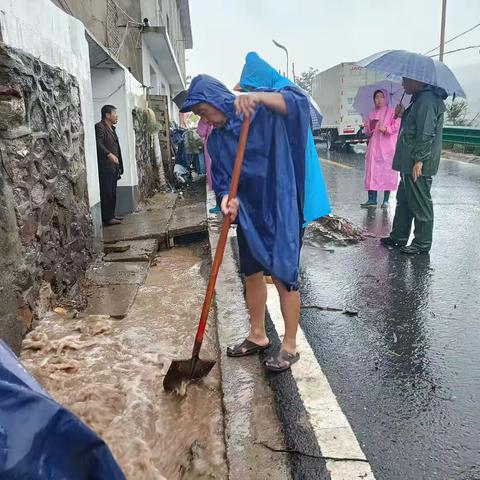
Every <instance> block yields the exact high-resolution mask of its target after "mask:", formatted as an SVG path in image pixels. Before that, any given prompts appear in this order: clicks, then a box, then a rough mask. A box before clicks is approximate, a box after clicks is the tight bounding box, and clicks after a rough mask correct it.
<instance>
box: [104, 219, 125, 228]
mask: <svg viewBox="0 0 480 480" xmlns="http://www.w3.org/2000/svg"><path fill="white" fill-rule="evenodd" d="M121 223H122V222H121V221H120V220H117V219H116V218H112V219H111V220H109V221H108V222H103V224H104V225H105V226H106V227H110V226H111V225H120V224H121Z"/></svg>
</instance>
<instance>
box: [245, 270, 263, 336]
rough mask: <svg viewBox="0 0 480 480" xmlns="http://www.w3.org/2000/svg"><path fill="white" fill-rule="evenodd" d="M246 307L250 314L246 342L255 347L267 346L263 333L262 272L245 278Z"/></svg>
mask: <svg viewBox="0 0 480 480" xmlns="http://www.w3.org/2000/svg"><path fill="white" fill-rule="evenodd" d="M245 286H246V290H247V292H246V297H247V306H248V311H249V313H250V335H249V336H248V340H250V341H251V342H254V343H256V344H257V345H267V344H268V342H269V340H268V337H267V334H266V332H265V305H266V303H267V286H266V284H265V279H264V278H263V272H259V273H254V274H253V275H249V276H248V277H245Z"/></svg>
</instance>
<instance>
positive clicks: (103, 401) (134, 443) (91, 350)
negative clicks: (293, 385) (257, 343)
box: [22, 244, 227, 480]
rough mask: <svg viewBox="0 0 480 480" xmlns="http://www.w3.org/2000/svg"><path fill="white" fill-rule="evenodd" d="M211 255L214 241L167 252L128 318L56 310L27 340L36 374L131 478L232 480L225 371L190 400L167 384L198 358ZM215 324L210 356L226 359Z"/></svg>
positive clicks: (207, 349) (192, 391)
mask: <svg viewBox="0 0 480 480" xmlns="http://www.w3.org/2000/svg"><path fill="white" fill-rule="evenodd" d="M207 258H208V252H207V250H206V247H205V245H204V244H200V245H198V244H197V245H196V246H193V247H182V248H175V249H172V250H169V251H166V252H161V253H160V255H159V256H158V258H157V260H156V262H157V263H156V265H154V266H152V268H151V270H150V273H149V275H148V278H147V280H146V282H145V284H144V285H143V286H141V287H140V290H139V292H138V295H137V298H136V300H135V303H134V305H133V307H132V309H131V311H130V312H129V314H128V315H127V316H126V317H125V318H123V319H121V320H118V319H112V318H109V317H103V316H83V317H81V316H80V317H79V318H73V319H72V318H68V317H69V316H68V315H59V314H57V313H54V312H51V313H50V314H48V315H47V316H46V318H45V319H43V320H42V321H41V322H40V324H39V326H38V327H37V328H36V329H35V330H34V331H33V332H32V333H30V334H29V335H28V337H27V338H26V339H25V341H24V350H23V353H22V361H23V363H24V364H25V366H26V368H27V369H28V370H29V371H30V372H31V373H32V374H33V375H34V376H35V377H36V378H37V379H38V380H39V381H40V382H41V384H42V385H43V386H44V387H45V388H46V389H47V391H48V392H49V393H50V394H51V395H52V396H53V398H54V399H55V400H57V401H58V402H59V403H61V404H62V405H64V406H65V407H67V408H68V409H70V410H71V411H72V412H73V413H75V414H76V415H78V416H79V417H80V418H81V419H82V420H83V421H84V422H85V423H86V424H87V425H88V426H89V427H90V428H92V429H93V430H94V431H95V432H96V433H97V434H98V435H100V436H101V437H102V438H103V439H104V440H105V441H106V442H107V444H108V445H109V447H110V449H111V450H112V452H113V454H114V456H115V458H116V459H117V461H118V462H119V464H120V466H121V468H122V470H123V471H124V473H125V475H126V476H127V478H128V479H129V480H161V479H162V478H165V479H168V480H177V479H178V480H190V479H205V480H206V479H224V478H227V467H226V461H225V451H224V449H225V446H224V436H223V435H224V433H223V419H222V403H221V394H220V375H219V371H218V366H215V367H214V369H213V370H212V372H211V373H210V374H209V375H208V377H207V378H206V379H205V380H204V381H203V382H202V383H200V384H197V385H191V386H189V387H188V391H187V394H186V396H184V397H179V396H177V395H174V394H167V393H165V392H164V391H163V387H162V381H163V378H164V376H165V373H166V371H167V370H168V367H169V364H170V361H171V359H173V358H175V359H184V358H185V359H187V358H189V357H190V356H191V348H192V345H193V338H194V334H195V329H196V324H197V322H198V318H199V315H200V309H201V305H202V301H203V296H204V293H205V288H206V279H205V274H206V273H208V262H207V260H206V259H207ZM212 317H213V316H212ZM213 323H214V318H211V319H210V325H209V327H210V328H209V329H207V334H206V337H205V342H204V348H203V350H202V355H201V356H202V358H205V359H216V358H217V356H218V352H217V350H216V345H217V342H216V336H215V335H216V334H215V326H214V324H213Z"/></svg>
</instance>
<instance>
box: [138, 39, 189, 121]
mask: <svg viewBox="0 0 480 480" xmlns="http://www.w3.org/2000/svg"><path fill="white" fill-rule="evenodd" d="M142 57H143V58H142V64H143V83H144V84H145V85H146V86H147V87H153V88H152V89H150V90H149V93H150V94H152V95H168V114H169V116H170V119H171V120H174V121H175V122H177V124H178V123H179V121H180V120H179V111H178V108H177V107H176V105H175V104H174V103H173V101H172V97H171V89H170V84H169V83H168V80H167V77H166V76H165V74H164V73H163V72H162V69H161V68H160V66H159V64H158V62H157V61H156V60H155V57H154V56H153V55H152V52H151V51H150V49H149V48H148V45H147V44H146V42H145V41H144V42H143V46H142ZM150 68H152V69H153V70H154V72H155V74H156V77H157V84H156V85H153V84H152V79H151V75H150ZM162 84H163V85H164V87H165V88H164V89H163V91H162V88H161V85H162Z"/></svg>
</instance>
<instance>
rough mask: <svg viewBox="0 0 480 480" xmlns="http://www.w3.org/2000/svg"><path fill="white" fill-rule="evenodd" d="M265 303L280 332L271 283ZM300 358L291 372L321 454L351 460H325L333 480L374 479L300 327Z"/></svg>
mask: <svg viewBox="0 0 480 480" xmlns="http://www.w3.org/2000/svg"><path fill="white" fill-rule="evenodd" d="M267 289H268V300H267V307H268V311H269V313H270V317H271V319H272V321H273V324H274V325H275V328H276V330H277V332H278V334H279V336H280V338H281V337H282V336H283V332H284V323H283V317H282V312H281V309H280V299H279V297H278V293H277V289H276V288H275V286H274V285H267ZM297 351H298V353H299V354H300V360H299V361H298V362H297V363H295V364H294V365H292V374H293V377H294V379H295V382H296V383H297V387H298V391H299V393H300V396H301V398H302V400H303V403H304V405H305V409H306V410H307V413H308V415H309V418H310V424H311V425H312V427H313V430H314V432H315V435H316V437H317V441H318V446H319V447H320V451H321V452H322V455H323V456H325V457H332V458H343V459H345V458H348V459H353V460H326V465H327V469H328V471H329V472H330V476H331V479H332V480H356V479H359V480H360V479H361V480H375V477H374V475H373V472H372V470H371V468H370V464H369V463H368V462H366V457H365V454H364V453H363V451H362V449H361V447H360V445H359V443H358V441H357V438H356V437H355V434H354V433H353V431H352V428H351V427H350V424H349V423H348V420H347V418H346V417H345V415H344V414H343V412H342V409H341V408H340V405H339V404H338V402H337V399H336V397H335V395H334V393H333V392H332V389H331V388H330V385H329V383H328V380H327V377H326V376H325V375H324V373H323V372H322V369H321V367H320V365H319V364H318V362H317V359H316V358H315V355H314V354H313V351H312V349H311V347H310V345H309V344H308V342H307V339H306V338H305V335H304V333H303V331H302V330H301V329H299V331H298V336H297Z"/></svg>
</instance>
